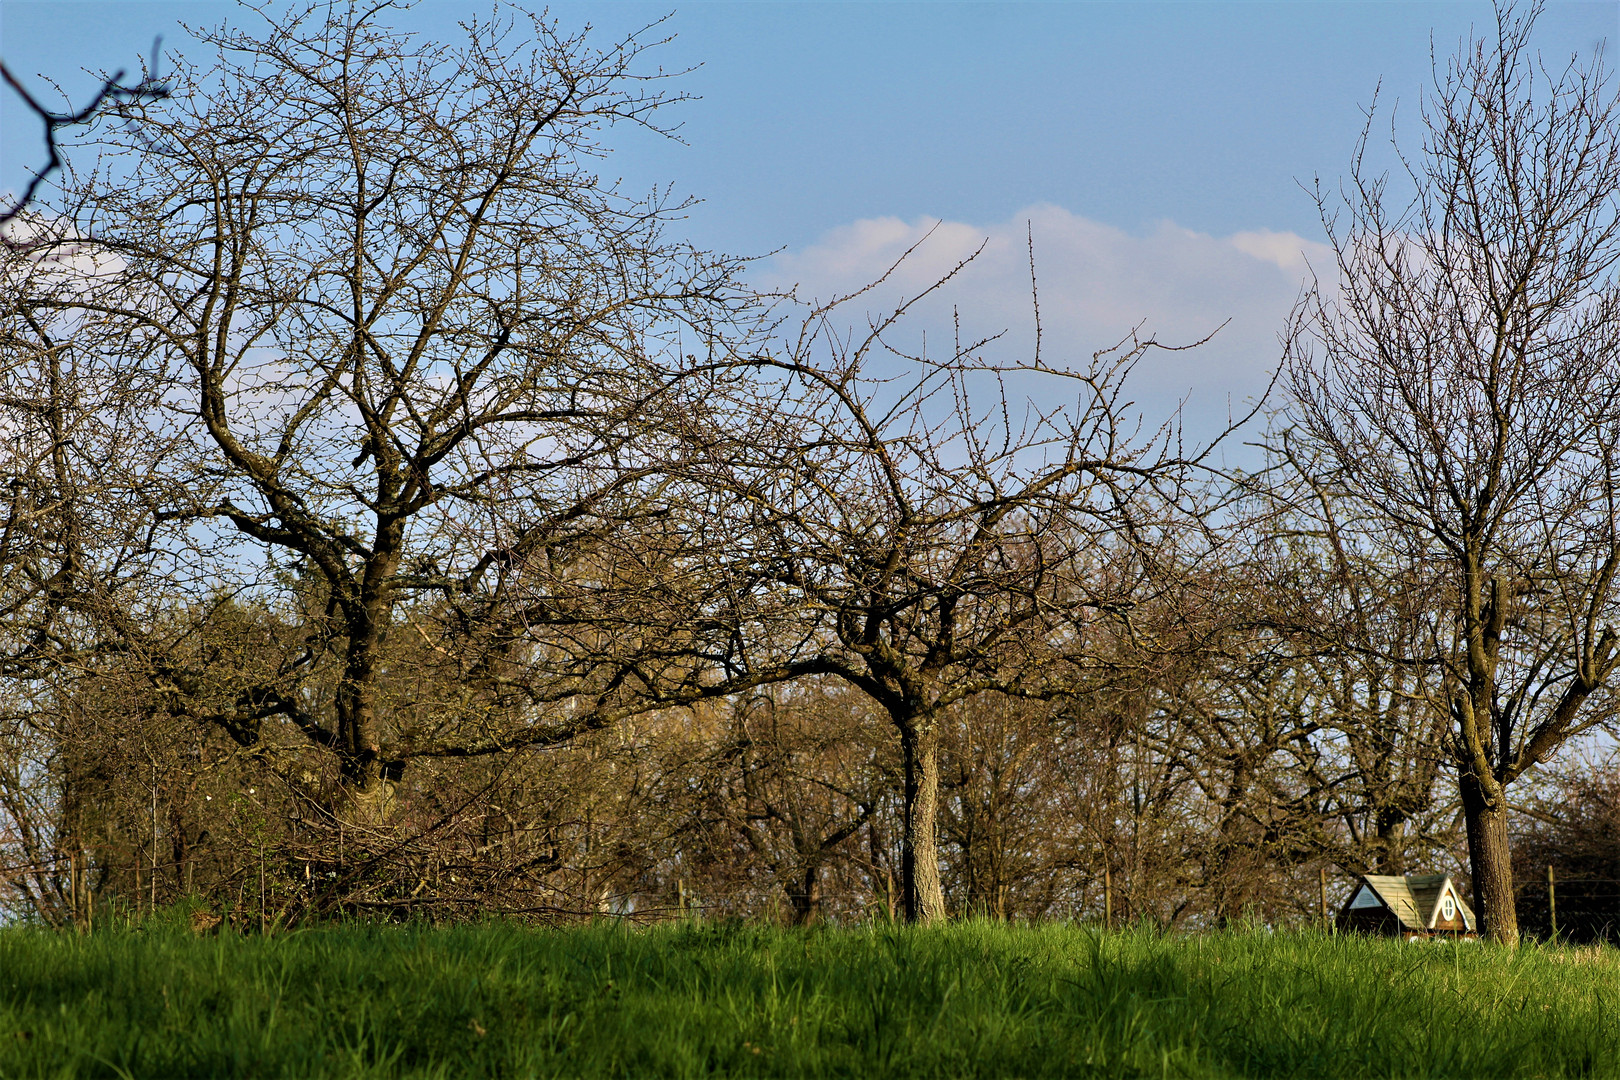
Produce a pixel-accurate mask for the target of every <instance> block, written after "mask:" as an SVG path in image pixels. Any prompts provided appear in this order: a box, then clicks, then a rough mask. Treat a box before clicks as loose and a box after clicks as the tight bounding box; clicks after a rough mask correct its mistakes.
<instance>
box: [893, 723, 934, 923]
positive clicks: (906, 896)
mask: <svg viewBox="0 0 1620 1080" xmlns="http://www.w3.org/2000/svg"><path fill="white" fill-rule="evenodd" d="M900 755H901V758H902V762H903V764H904V767H905V806H904V808H903V812H904V818H905V822H904V832H903V835H902V837H901V847H900V892H901V898H902V907H903V911H904V914H905V918H906V921H907V922H913V923H932V922H939V921H941V920H943V919H944V918H945V891H944V889H943V888H942V887H941V886H940V882H939V835H938V826H937V822H938V817H939V733H938V730H937V729H936V727H935V725H934V724H933V723H931V722H930V723H925V724H916V723H910V724H902V725H901V726H900Z"/></svg>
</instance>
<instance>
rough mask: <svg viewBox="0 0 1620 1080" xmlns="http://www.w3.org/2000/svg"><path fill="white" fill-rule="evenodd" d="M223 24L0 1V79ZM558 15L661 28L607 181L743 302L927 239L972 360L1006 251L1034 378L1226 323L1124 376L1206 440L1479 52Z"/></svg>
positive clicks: (13, 177)
mask: <svg viewBox="0 0 1620 1080" xmlns="http://www.w3.org/2000/svg"><path fill="white" fill-rule="evenodd" d="M234 10H235V8H234V5H231V4H224V3H196V2H193V3H168V2H156V0H152V2H148V0H119V2H117V3H103V2H95V0H76V2H62V0H0V55H4V56H5V58H6V60H7V62H8V63H9V64H10V65H11V66H12V67H13V69H14V70H17V71H18V72H20V73H21V74H23V75H24V76H27V77H33V76H35V75H36V73H49V74H50V75H52V76H54V77H56V78H57V79H59V80H60V81H61V82H62V83H63V85H64V88H65V89H67V91H68V92H69V94H70V96H73V97H74V99H75V100H82V98H83V95H85V94H86V93H87V92H88V90H89V88H90V87H91V86H92V85H93V84H92V82H91V80H90V79H89V78H88V77H85V76H76V75H75V72H76V71H77V69H79V68H81V67H89V68H93V69H94V68H111V67H114V66H118V65H125V64H130V63H133V62H135V60H136V57H137V56H138V55H140V54H141V53H143V52H145V51H147V50H148V49H149V48H150V44H151V40H152V38H153V37H154V36H155V35H158V34H162V35H164V38H165V45H166V47H171V48H179V49H181V50H184V48H185V35H184V33H183V32H182V31H180V30H179V29H178V28H177V26H176V25H175V24H176V22H177V21H178V20H187V21H191V22H215V21H218V20H219V19H221V18H223V17H226V16H228V15H230V14H231V13H232V12H233V11H234ZM474 10H477V11H483V10H485V8H484V6H483V5H482V4H479V5H469V4H457V3H450V2H447V0H428V2H425V3H422V4H420V5H418V6H417V7H416V8H415V9H414V10H412V11H410V12H409V13H407V14H405V15H403V16H402V17H401V20H400V21H401V22H402V23H404V24H406V25H408V26H411V27H413V28H416V29H419V30H420V31H421V32H423V33H427V34H439V35H443V34H448V33H453V32H454V23H455V19H456V18H457V17H458V15H460V14H462V13H463V12H468V11H474ZM551 11H552V13H553V14H554V15H555V16H556V17H557V18H558V19H559V20H560V21H561V22H562V23H563V24H564V25H566V26H578V25H581V24H583V23H586V22H590V23H592V24H594V26H595V27H596V29H597V30H598V31H599V32H600V33H603V34H615V33H622V32H624V31H626V30H628V29H630V28H633V27H636V26H639V25H642V24H645V23H648V22H651V21H654V20H656V19H658V18H660V17H663V16H665V15H667V16H668V18H667V20H666V21H665V22H664V24H663V27H662V31H661V32H663V31H667V32H668V33H672V34H674V35H675V39H674V40H673V41H672V42H671V43H670V44H668V45H667V46H663V47H661V48H660V49H658V50H656V51H655V52H654V53H652V54H651V59H653V60H655V61H656V62H658V63H661V64H662V65H663V66H664V67H665V68H668V69H681V68H688V67H691V68H695V70H694V71H692V73H691V74H690V75H688V76H686V77H685V78H684V80H683V82H684V86H685V88H686V89H687V90H688V91H689V92H690V93H692V94H694V95H697V96H699V97H700V98H701V100H697V101H693V102H690V103H687V104H684V105H682V106H680V107H679V113H678V117H679V119H680V120H681V122H682V124H683V126H682V130H681V134H682V136H683V138H684V140H685V141H684V143H680V144H677V143H673V142H667V141H662V140H658V139H655V138H651V137H648V136H645V135H639V134H627V136H626V137H625V138H624V139H623V140H622V141H621V142H620V144H619V145H620V146H621V148H622V149H621V151H620V152H619V153H618V154H617V155H616V157H615V159H614V160H613V161H612V162H611V163H610V164H609V166H608V169H607V170H606V171H608V172H610V173H611V174H613V175H616V176H622V177H623V178H624V180H625V182H626V183H627V184H629V185H630V186H632V187H635V188H646V187H649V186H650V185H652V184H655V183H662V182H673V183H674V184H675V185H676V187H677V189H678V190H680V191H683V192H686V193H689V194H693V195H696V196H698V197H700V198H701V199H703V200H704V202H703V203H702V205H700V206H699V207H697V208H696V209H695V210H694V211H693V213H692V215H691V218H690V219H689V221H688V222H687V223H686V226H685V228H686V231H687V233H688V235H689V236H690V237H691V238H692V239H693V240H695V241H696V242H698V243H700V244H703V245H706V246H710V247H715V248H720V249H724V250H728V251H733V252H738V253H746V254H762V253H767V252H773V251H778V250H779V249H781V254H779V255H777V256H775V257H774V258H772V259H770V260H767V261H766V262H764V263H762V264H761V265H760V267H759V268H758V270H757V271H756V272H757V274H758V275H759V277H760V279H761V280H762V281H765V282H768V283H770V284H777V285H780V284H793V283H797V284H799V285H800V286H801V288H802V289H803V290H804V291H806V292H807V293H811V294H816V295H825V294H828V293H830V292H833V291H836V290H838V289H842V288H847V287H849V286H851V285H854V284H857V283H858V282H859V280H860V279H861V277H862V275H865V274H870V273H872V272H873V271H875V270H877V269H881V268H882V266H883V265H885V264H886V260H887V259H888V258H890V257H892V255H894V254H896V253H897V252H898V251H899V250H902V249H903V248H904V246H905V245H906V244H907V243H909V242H911V241H912V240H913V239H915V238H916V237H918V236H920V235H922V233H924V232H926V230H927V229H928V228H929V227H931V226H932V225H933V224H934V223H935V222H939V223H942V225H941V227H940V230H939V232H937V233H936V235H935V241H933V242H931V245H930V249H929V250H925V251H924V252H923V253H921V254H922V258H920V259H919V260H918V263H917V266H916V267H915V272H914V273H913V275H912V280H913V281H915V282H921V281H923V280H925V279H926V278H927V277H928V276H929V274H931V273H932V272H933V271H934V270H935V269H937V268H938V267H940V266H943V265H946V264H947V263H948V262H949V261H951V260H952V259H953V258H954V256H955V255H956V254H958V253H959V252H960V251H962V250H965V249H970V248H971V247H972V246H974V245H975V244H976V243H978V242H979V241H980V240H985V239H988V240H989V241H990V244H991V248H990V250H989V251H987V258H986V259H984V260H981V262H982V263H983V264H984V265H982V266H980V267H976V268H975V271H974V274H975V275H976V276H971V277H970V278H969V279H968V280H965V281H964V282H963V283H962V287H961V289H960V290H958V295H955V296H954V297H953V300H954V301H955V303H957V304H958V306H961V307H963V309H964V310H966V311H968V313H969V317H970V321H974V320H976V326H977V328H979V329H984V330H987V331H993V330H995V329H999V328H1001V327H1002V326H1006V325H1013V324H1018V323H1020V321H1021V320H1024V313H1023V312H1022V310H1021V309H1022V307H1024V306H1027V303H1026V301H1027V281H1026V279H1027V269H1025V268H1024V267H1023V263H1022V257H1021V254H1020V252H1021V245H1022V242H1023V236H1024V234H1025V230H1026V229H1032V230H1033V231H1034V235H1035V242H1036V248H1037V256H1038V259H1039V264H1040V268H1041V275H1042V310H1043V315H1048V313H1050V316H1049V318H1048V323H1049V325H1048V327H1047V332H1048V337H1049V344H1050V346H1051V347H1052V348H1054V349H1058V350H1067V351H1068V352H1070V353H1071V354H1073V355H1074V356H1076V357H1080V356H1089V354H1090V352H1091V351H1092V350H1093V349H1094V348H1097V347H1099V346H1100V345H1102V344H1105V343H1106V340H1107V339H1109V338H1111V337H1115V336H1117V335H1118V334H1119V333H1122V332H1124V331H1128V330H1129V329H1130V327H1131V326H1133V325H1135V324H1136V323H1138V322H1140V321H1142V320H1146V321H1147V327H1148V329H1149V331H1151V332H1156V333H1160V334H1163V335H1165V336H1167V337H1173V338H1179V339H1181V340H1186V339H1189V338H1191V337H1198V336H1202V334H1203V333H1204V332H1207V331H1208V330H1210V329H1213V328H1214V327H1215V326H1218V325H1220V324H1221V322H1222V321H1224V320H1227V319H1230V320H1231V323H1230V324H1229V325H1228V327H1227V329H1226V330H1223V331H1222V332H1221V334H1220V335H1219V337H1218V339H1217V341H1216V343H1214V344H1213V345H1212V346H1210V347H1208V348H1206V349H1204V350H1201V351H1200V352H1199V353H1197V354H1177V355H1176V356H1175V357H1167V358H1164V359H1163V360H1162V361H1158V362H1156V364H1155V366H1153V367H1152V368H1151V369H1150V370H1147V371H1146V372H1145V373H1143V374H1142V378H1143V380H1144V390H1145V394H1146V396H1147V397H1148V398H1155V397H1159V398H1164V400H1170V399H1171V398H1175V397H1186V396H1187V395H1188V394H1192V395H1193V398H1192V403H1191V404H1190V406H1189V408H1201V409H1205V410H1206V411H1209V412H1210V415H1211V416H1214V415H1216V414H1219V413H1221V412H1222V409H1221V405H1222V404H1223V403H1224V402H1226V401H1228V400H1231V401H1241V400H1243V399H1244V398H1245V397H1246V396H1249V395H1252V394H1253V393H1254V392H1256V391H1257V390H1258V388H1259V387H1260V386H1262V385H1263V384H1264V381H1265V373H1266V371H1268V370H1270V368H1271V367H1273V366H1274V365H1275V356H1276V352H1277V348H1276V345H1275V335H1276V332H1277V329H1278V328H1279V327H1280V324H1281V320H1282V318H1283V317H1284V316H1285V315H1286V312H1287V310H1288V306H1289V304H1290V303H1291V302H1292V299H1293V297H1294V296H1295V295H1297V292H1298V289H1299V285H1300V282H1301V281H1302V280H1303V278H1304V274H1305V273H1306V272H1307V270H1306V268H1307V267H1308V266H1311V265H1318V264H1319V262H1320V256H1321V254H1322V252H1321V249H1320V248H1319V247H1317V246H1315V245H1316V244H1317V243H1318V242H1319V241H1320V240H1321V227H1320V224H1319V222H1318V220H1317V217H1316V211H1315V208H1314V206H1313V205H1312V203H1311V201H1310V199H1309V198H1308V197H1307V196H1306V194H1305V193H1304V192H1303V191H1302V190H1301V188H1300V184H1301V182H1309V181H1310V180H1311V178H1312V177H1314V176H1318V175H1320V176H1322V177H1324V178H1325V179H1327V180H1329V181H1330V182H1332V181H1335V180H1336V179H1337V177H1338V176H1339V175H1340V174H1341V173H1342V172H1343V170H1344V168H1345V165H1346V163H1347V162H1348V159H1349V155H1350V152H1351V149H1352V147H1353V144H1354V141H1355V138H1356V135H1357V133H1358V131H1359V130H1360V126H1361V123H1362V113H1361V109H1362V107H1363V106H1365V105H1366V104H1367V103H1368V102H1370V101H1371V99H1372V96H1373V93H1374V91H1375V89H1377V88H1378V87H1379V86H1380V85H1382V88H1383V89H1382V92H1381V94H1382V96H1381V100H1382V102H1383V103H1384V104H1385V105H1393V106H1395V108H1396V120H1397V126H1398V127H1399V128H1400V129H1401V130H1403V131H1405V132H1406V133H1408V134H1409V135H1410V134H1412V133H1413V132H1414V131H1415V129H1414V127H1413V126H1412V125H1411V124H1410V123H1409V121H1411V120H1414V119H1415V117H1416V106H1417V104H1418V102H1419V100H1420V96H1421V93H1422V90H1423V88H1424V86H1425V84H1426V83H1427V82H1428V80H1429V78H1430V46H1431V41H1432V43H1433V46H1434V49H1435V50H1436V52H1437V53H1438V54H1439V55H1441V56H1442V57H1444V56H1446V55H1449V54H1450V53H1452V52H1453V51H1454V50H1455V48H1456V45H1457V42H1458V41H1459V40H1460V39H1461V38H1462V37H1464V36H1465V35H1467V34H1468V32H1469V30H1470V28H1471V27H1476V28H1478V29H1480V30H1487V29H1488V28H1490V26H1491V25H1492V14H1491V8H1490V6H1489V5H1488V4H1481V3H1472V2H1460V0H1459V2H1447V3H1397V2H1386V3H1313V2H1283V3H1225V2H1181V3H1045V4H970V3H955V4H909V3H893V4H855V3H839V4H786V3H782V4H778V3H749V4H736V3H676V2H674V0H671V2H669V3H656V4H642V3H619V4H592V5H584V4H573V3H569V4H554V5H552V6H551ZM1617 38H1620V5H1617V4H1616V3H1614V2H1613V0H1608V2H1603V3H1576V2H1567V3H1551V4H1550V5H1549V7H1548V10H1547V11H1546V13H1545V15H1544V16H1543V18H1542V20H1541V22H1540V23H1539V24H1538V39H1537V44H1538V46H1539V48H1540V50H1541V51H1542V53H1543V55H1544V56H1545V57H1546V58H1547V59H1549V60H1554V59H1556V60H1558V61H1563V60H1566V59H1567V58H1568V57H1569V56H1570V55H1571V54H1575V53H1579V54H1582V55H1587V56H1589V55H1590V54H1591V53H1592V52H1593V50H1594V49H1596V48H1598V47H1599V46H1600V45H1601V44H1602V43H1603V42H1605V41H1607V42H1610V43H1611V47H1612V44H1613V42H1615V41H1616V39H1617ZM35 85H38V84H37V82H36V83H35ZM0 110H3V111H0V131H3V135H0V187H7V188H15V187H16V186H17V185H18V184H19V183H21V182H22V181H23V179H24V178H25V177H26V169H27V168H29V167H30V166H32V165H34V164H35V163H36V162H37V160H38V149H37V140H38V135H37V131H35V130H34V129H33V128H31V127H29V126H28V125H26V124H24V123H21V122H20V120H21V117H20V115H19V112H18V110H17V108H16V102H15V99H14V98H13V97H12V96H11V95H10V94H9V92H6V94H5V97H4V100H3V105H0ZM1386 116H1387V114H1386ZM1403 120H1404V121H1407V122H1406V123H1403V122H1402V121H1403ZM1380 130H1381V131H1387V128H1381V129H1380ZM924 316H925V320H926V319H927V318H929V317H934V318H937V317H938V313H937V312H936V313H935V314H934V316H929V315H928V313H924ZM1024 321H1027V320H1024ZM1010 340H1011V342H1012V344H1013V345H1014V346H1017V344H1018V341H1019V339H1018V337H1017V335H1016V334H1015V335H1013V337H1012V338H1011V339H1010ZM1166 395H1168V396H1166Z"/></svg>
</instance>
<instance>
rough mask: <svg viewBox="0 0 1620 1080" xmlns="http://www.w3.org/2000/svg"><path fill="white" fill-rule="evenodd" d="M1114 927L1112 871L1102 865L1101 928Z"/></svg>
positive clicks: (1108, 928) (1109, 928)
mask: <svg viewBox="0 0 1620 1080" xmlns="http://www.w3.org/2000/svg"><path fill="white" fill-rule="evenodd" d="M1113 928H1114V871H1113V870H1112V869H1111V868H1110V867H1107V866H1105V867H1103V929H1104V930H1112V929H1113Z"/></svg>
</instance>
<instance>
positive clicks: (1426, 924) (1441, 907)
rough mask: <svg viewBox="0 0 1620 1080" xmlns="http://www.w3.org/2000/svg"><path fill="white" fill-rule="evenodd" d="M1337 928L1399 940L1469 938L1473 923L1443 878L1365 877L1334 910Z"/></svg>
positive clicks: (1463, 903) (1475, 925)
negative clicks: (1336, 916) (1342, 904)
mask: <svg viewBox="0 0 1620 1080" xmlns="http://www.w3.org/2000/svg"><path fill="white" fill-rule="evenodd" d="M1338 927H1339V929H1340V930H1358V931H1360V932H1361V933H1364V934H1381V935H1385V936H1388V937H1402V938H1405V939H1407V940H1408V941H1410V940H1412V939H1414V938H1429V937H1475V936H1477V935H1478V933H1479V923H1478V921H1477V920H1476V919H1475V918H1474V911H1473V909H1472V908H1470V907H1469V906H1468V904H1467V902H1466V901H1464V900H1463V898H1462V893H1461V891H1459V890H1458V888H1457V885H1456V883H1455V882H1454V881H1452V880H1451V876H1450V875H1449V874H1418V875H1415V876H1410V877H1394V876H1390V875H1385V874H1367V875H1365V876H1364V877H1362V878H1360V879H1359V880H1358V881H1357V882H1356V887H1355V889H1354V890H1353V891H1352V892H1351V893H1350V899H1349V900H1347V901H1345V904H1344V907H1342V908H1340V909H1339V918H1338Z"/></svg>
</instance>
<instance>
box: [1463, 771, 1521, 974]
mask: <svg viewBox="0 0 1620 1080" xmlns="http://www.w3.org/2000/svg"><path fill="white" fill-rule="evenodd" d="M1459 782H1460V787H1461V788H1462V803H1463V819H1464V820H1465V821H1466V822H1467V825H1468V862H1469V867H1470V869H1471V870H1472V871H1473V875H1474V913H1475V914H1476V915H1478V916H1479V919H1480V923H1481V926H1480V929H1481V931H1482V932H1483V933H1484V934H1485V935H1486V936H1487V937H1489V938H1491V940H1493V941H1499V942H1501V943H1502V944H1504V945H1517V944H1518V943H1519V916H1518V912H1517V911H1516V910H1515V909H1514V905H1513V854H1512V851H1511V849H1510V848H1509V845H1508V820H1507V800H1506V799H1504V798H1498V799H1496V800H1495V802H1494V803H1493V802H1492V800H1491V799H1490V798H1489V797H1488V796H1487V795H1486V793H1485V791H1484V790H1483V789H1482V787H1481V785H1480V783H1479V781H1478V780H1477V779H1476V778H1475V777H1474V775H1473V774H1472V773H1471V772H1469V771H1467V769H1466V768H1465V769H1464V770H1463V772H1462V775H1461V776H1460V778H1459Z"/></svg>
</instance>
